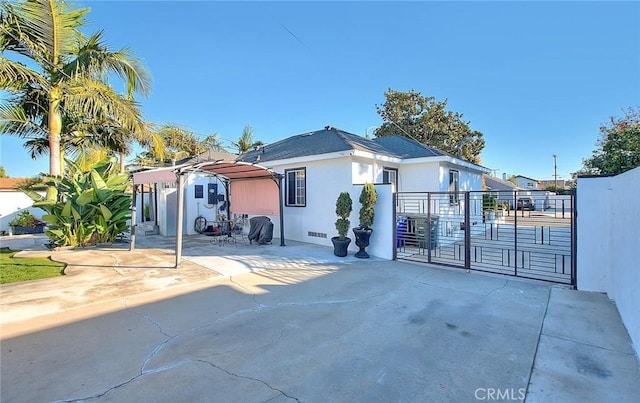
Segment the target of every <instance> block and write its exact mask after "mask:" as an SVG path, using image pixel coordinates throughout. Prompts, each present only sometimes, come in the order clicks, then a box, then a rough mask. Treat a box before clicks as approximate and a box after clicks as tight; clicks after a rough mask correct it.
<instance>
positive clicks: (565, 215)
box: [394, 191, 575, 285]
mask: <svg viewBox="0 0 640 403" xmlns="http://www.w3.org/2000/svg"><path fill="white" fill-rule="evenodd" d="M395 205H396V210H395V214H396V217H395V222H396V234H395V237H394V238H395V251H396V254H395V257H396V259H401V260H409V261H416V262H423V263H435V264H442V265H447V266H454V267H460V268H464V269H467V270H478V271H487V272H492V273H499V274H506V275H512V276H518V277H526V278H532V279H538V280H545V281H552V282H558V283H564V284H571V285H575V196H574V195H566V196H560V195H554V194H551V193H550V192H547V191H517V192H512V191H502V192H480V191H477V192H458V193H455V192H401V193H397V194H396V200H395Z"/></svg>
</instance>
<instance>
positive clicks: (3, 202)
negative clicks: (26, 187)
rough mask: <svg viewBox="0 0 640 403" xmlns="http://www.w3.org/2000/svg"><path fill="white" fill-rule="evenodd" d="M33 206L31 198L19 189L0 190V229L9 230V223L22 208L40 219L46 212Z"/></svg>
mask: <svg viewBox="0 0 640 403" xmlns="http://www.w3.org/2000/svg"><path fill="white" fill-rule="evenodd" d="M32 206H33V200H31V198H30V197H29V196H27V195H26V194H24V193H23V192H21V191H17V190H16V191H14V190H11V191H0V230H1V231H7V232H8V231H9V223H10V222H11V220H13V219H14V218H15V217H16V216H18V215H19V214H20V213H21V212H22V211H23V210H29V211H30V212H31V214H33V216H34V217H36V218H38V219H41V218H42V216H43V215H44V214H46V212H45V211H44V210H41V209H39V208H36V207H32Z"/></svg>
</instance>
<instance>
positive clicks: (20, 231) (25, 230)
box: [11, 224, 44, 235]
mask: <svg viewBox="0 0 640 403" xmlns="http://www.w3.org/2000/svg"><path fill="white" fill-rule="evenodd" d="M11 228H12V230H11V232H12V233H13V235H24V234H42V233H43V232H44V224H41V225H36V226H34V227H23V226H20V225H14V226H12V227H11Z"/></svg>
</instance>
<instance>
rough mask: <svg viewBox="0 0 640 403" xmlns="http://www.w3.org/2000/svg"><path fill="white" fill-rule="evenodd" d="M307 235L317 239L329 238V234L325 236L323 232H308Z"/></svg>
mask: <svg viewBox="0 0 640 403" xmlns="http://www.w3.org/2000/svg"><path fill="white" fill-rule="evenodd" d="M307 235H308V236H313V237H316V238H326V237H327V234H325V233H323V232H312V231H309V232H307Z"/></svg>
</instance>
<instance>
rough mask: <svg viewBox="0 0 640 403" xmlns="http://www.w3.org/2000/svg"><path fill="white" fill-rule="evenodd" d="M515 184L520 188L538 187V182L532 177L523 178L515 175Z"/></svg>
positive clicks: (532, 188)
mask: <svg viewBox="0 0 640 403" xmlns="http://www.w3.org/2000/svg"><path fill="white" fill-rule="evenodd" d="M516 186H518V187H519V188H522V189H531V190H537V189H538V182H537V181H534V180H532V179H527V178H523V177H521V176H516Z"/></svg>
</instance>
